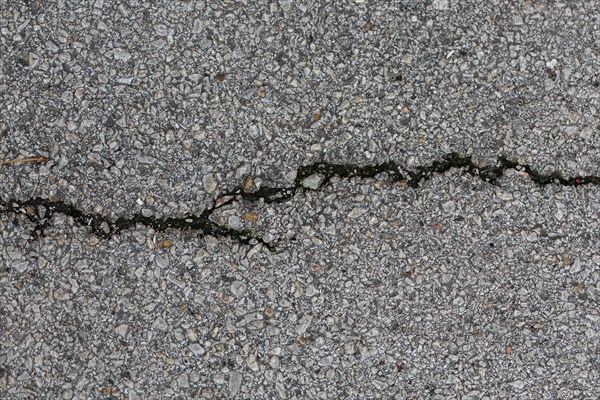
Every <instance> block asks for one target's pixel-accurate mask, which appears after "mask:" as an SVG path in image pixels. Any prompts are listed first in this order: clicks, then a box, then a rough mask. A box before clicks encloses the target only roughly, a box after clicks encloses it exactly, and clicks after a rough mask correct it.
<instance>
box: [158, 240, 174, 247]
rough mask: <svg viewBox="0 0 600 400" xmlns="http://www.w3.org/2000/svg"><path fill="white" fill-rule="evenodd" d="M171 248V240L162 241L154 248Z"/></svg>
mask: <svg viewBox="0 0 600 400" xmlns="http://www.w3.org/2000/svg"><path fill="white" fill-rule="evenodd" d="M171 246H173V241H172V240H171V239H166V240H163V241H162V242H158V244H157V245H156V247H158V248H165V247H171Z"/></svg>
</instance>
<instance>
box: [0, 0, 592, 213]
mask: <svg viewBox="0 0 600 400" xmlns="http://www.w3.org/2000/svg"><path fill="white" fill-rule="evenodd" d="M0 4H1V6H0V9H1V10H2V13H1V18H2V28H0V33H1V35H2V36H1V40H2V42H1V46H2V49H3V56H2V63H3V65H2V75H3V79H2V83H1V84H2V91H1V92H2V93H3V102H4V103H5V104H3V107H2V109H1V111H0V112H1V114H0V120H1V121H2V125H3V126H2V127H0V128H2V129H6V133H5V134H4V137H3V138H2V141H1V142H0V151H1V152H2V154H3V155H4V157H7V158H17V157H19V156H21V155H41V156H46V157H48V158H49V159H50V161H49V162H48V163H47V164H46V165H44V166H43V168H41V169H37V168H36V167H35V166H32V165H23V166H19V168H16V169H14V170H13V171H11V172H12V173H11V174H10V175H8V176H3V177H2V183H3V184H4V186H5V187H6V189H5V190H6V191H7V192H10V193H13V194H15V195H18V196H21V197H22V198H27V197H30V196H31V195H32V194H34V193H36V194H37V193H42V194H43V195H44V196H46V197H51V196H57V197H59V198H61V199H65V200H69V201H71V202H74V203H77V204H81V205H82V207H84V208H86V209H93V208H94V207H96V208H99V209H101V210H102V211H104V212H106V213H114V214H115V215H121V214H124V213H127V212H129V211H132V210H137V211H139V210H140V209H142V208H148V209H150V210H151V211H153V212H158V213H164V214H172V213H173V212H179V213H185V212H187V211H188V210H189V209H191V210H196V209H199V208H202V206H203V205H204V204H206V202H207V201H208V200H209V199H211V198H212V194H213V192H214V191H218V190H224V189H226V188H228V187H230V186H232V185H234V184H239V182H240V180H241V179H243V178H244V177H245V175H248V174H254V175H255V176H262V177H266V178H268V179H272V180H275V181H278V182H283V181H284V180H285V179H286V176H287V175H288V174H290V173H292V172H293V171H295V170H296V168H297V167H298V166H299V165H302V164H306V163H309V162H314V161H321V160H323V159H324V160H327V161H330V162H342V163H351V162H352V163H359V164H364V163H372V162H374V161H378V160H396V161H402V162H406V163H407V164H408V166H412V165H422V164H425V163H427V162H430V161H431V160H434V159H437V158H439V155H440V154H444V153H448V152H452V151H456V152H459V153H464V154H466V153H468V154H473V155H474V156H475V157H476V158H478V159H480V160H482V162H483V163H486V162H488V161H489V159H490V158H491V159H492V160H493V159H495V157H496V156H497V155H498V154H501V155H505V156H512V157H513V158H515V159H517V158H518V159H520V160H519V161H520V162H524V163H527V164H531V165H533V166H534V167H536V168H537V169H540V170H543V171H544V172H548V171H552V170H558V171H561V172H563V173H564V174H566V175H588V174H592V175H600V172H599V171H600V167H599V166H600V141H599V140H598V132H599V125H600V119H599V116H598V108H599V106H600V104H599V103H600V87H599V86H600V76H599V75H598V71H599V67H600V59H599V54H600V52H599V50H600V12H599V11H598V10H599V7H600V6H599V3H598V2H597V1H589V0H586V1H572V2H568V3H557V4H552V3H548V2H546V1H532V2H525V3H522V4H520V3H519V4H516V3H514V2H500V1H494V2H473V1H460V2H459V1H445V0H436V1H434V2H429V1H400V2H396V3H388V2H367V1H365V2H358V3H357V2H353V1H348V2H330V3H327V4H324V3H322V2H291V1H281V2H247V3H245V2H223V3H220V2H180V1H173V2H152V3H147V2H139V1H132V2H128V3H125V2H113V1H103V0H97V1H93V2H83V3H82V2H79V1H57V2H41V1H37V0H31V1H15V2H9V1H6V0H3V1H2V3H0ZM15 177H16V178H17V179H14V178H15ZM138 199H139V200H140V202H142V204H141V205H140V204H139V202H138ZM196 211H198V210H196Z"/></svg>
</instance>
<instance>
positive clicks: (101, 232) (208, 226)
mask: <svg viewBox="0 0 600 400" xmlns="http://www.w3.org/2000/svg"><path fill="white" fill-rule="evenodd" d="M451 168H460V169H462V170H463V172H464V173H467V174H469V175H472V176H475V177H478V178H480V179H482V180H484V181H485V182H489V183H490V184H495V183H496V181H497V180H498V179H499V178H500V177H501V176H502V175H503V173H504V172H505V171H506V170H509V169H515V170H518V171H520V172H524V173H526V174H527V175H528V176H529V177H530V178H531V180H532V181H533V182H535V183H537V184H539V185H547V184H559V185H562V186H579V185H598V184H600V176H577V177H570V178H565V177H563V176H562V175H560V174H558V173H552V174H549V175H544V174H541V173H539V172H538V171H536V170H535V169H533V168H532V167H530V166H528V165H522V164H519V163H517V162H514V161H510V160H508V159H506V158H503V157H501V158H498V160H497V162H496V165H489V166H482V167H480V166H478V165H477V164H476V163H475V162H473V160H472V158H471V157H470V156H461V155H459V154H456V153H451V154H448V155H446V156H445V157H443V158H442V159H441V160H438V161H435V162H433V163H432V164H430V165H426V166H419V167H417V168H416V169H414V170H412V171H405V170H403V168H402V167H401V166H400V164H397V163H395V162H384V163H381V164H376V165H364V166H359V165H354V164H331V163H326V162H319V163H315V164H310V165H305V166H303V167H300V168H298V170H297V173H296V178H295V180H294V182H293V184H292V185H290V186H262V187H260V188H259V189H258V190H255V191H248V190H245V188H244V187H242V186H240V187H237V188H235V189H233V190H230V191H229V192H226V193H224V194H222V195H221V196H219V199H218V200H217V201H215V202H214V204H213V206H212V207H210V208H207V209H206V210H204V211H203V212H202V213H201V214H195V215H191V214H188V215H184V216H182V217H165V218H156V217H152V216H144V215H142V214H141V213H138V214H135V215H133V216H132V217H120V218H118V219H116V220H111V219H109V218H108V217H105V216H102V215H99V214H94V213H86V212H84V211H82V210H80V209H78V208H77V207H75V206H74V205H70V204H67V203H65V202H64V201H60V200H59V201H52V200H48V199H43V198H40V197H36V198H32V199H28V200H8V201H5V202H4V201H0V212H3V213H15V214H24V215H25V216H26V217H27V218H28V219H29V220H30V221H31V222H32V223H33V224H34V225H35V228H34V236H40V235H43V234H44V230H45V229H46V227H48V226H49V225H50V222H51V219H52V216H53V215H55V214H64V215H67V216H69V217H71V218H73V220H74V221H75V222H77V223H78V224H80V225H82V226H88V227H90V229H91V231H92V233H94V234H95V235H97V236H99V237H101V238H111V237H112V236H113V235H115V234H118V233H120V232H122V231H123V230H126V229H129V228H132V227H135V226H136V225H137V224H141V225H144V226H147V227H150V228H152V229H154V230H156V231H165V230H166V229H191V230H195V231H199V232H200V233H201V234H204V235H211V236H215V237H228V238H231V239H233V240H236V241H238V242H239V243H241V244H245V245H250V244H254V243H262V244H263V245H265V247H267V248H269V249H271V250H273V249H274V248H275V246H274V244H273V243H267V242H265V241H264V240H263V239H262V238H261V237H259V236H256V235H254V234H253V233H252V232H250V231H249V230H237V229H233V228H231V227H228V226H223V225H220V224H218V223H216V222H214V221H212V220H211V215H212V214H213V213H214V212H215V211H216V210H217V209H219V208H221V207H224V206H226V205H229V204H231V203H232V202H234V201H236V200H246V201H250V202H258V201H260V200H262V201H264V202H266V203H275V202H282V201H286V200H289V199H291V198H293V197H294V195H296V194H297V193H298V192H303V191H315V190H319V189H321V188H323V187H324V186H326V185H327V184H329V183H330V181H331V179H332V178H333V177H338V178H342V179H350V178H375V177H376V176H377V175H379V174H383V173H386V174H387V177H388V179H389V180H392V181H406V183H407V185H408V186H409V187H413V188H416V187H418V186H419V185H420V183H421V182H423V181H424V180H427V179H429V178H431V176H433V175H434V174H441V173H444V172H446V171H449V170H450V169H451ZM313 175H319V176H320V179H319V180H318V183H317V184H316V185H307V184H306V180H307V178H309V177H311V176H313Z"/></svg>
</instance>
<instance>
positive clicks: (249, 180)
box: [244, 176, 254, 192]
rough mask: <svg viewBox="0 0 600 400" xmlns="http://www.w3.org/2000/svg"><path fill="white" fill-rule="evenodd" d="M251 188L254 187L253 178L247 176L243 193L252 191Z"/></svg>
mask: <svg viewBox="0 0 600 400" xmlns="http://www.w3.org/2000/svg"><path fill="white" fill-rule="evenodd" d="M252 186H254V178H253V177H251V176H249V177H247V178H246V181H245V182H244V192H249V191H250V190H251V189H252Z"/></svg>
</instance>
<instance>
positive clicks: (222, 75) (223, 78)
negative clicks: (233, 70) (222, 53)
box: [215, 72, 225, 82]
mask: <svg viewBox="0 0 600 400" xmlns="http://www.w3.org/2000/svg"><path fill="white" fill-rule="evenodd" d="M215 78H216V79H217V80H218V81H221V82H222V81H224V80H225V73H224V72H219V73H218V74H216V75H215Z"/></svg>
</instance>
